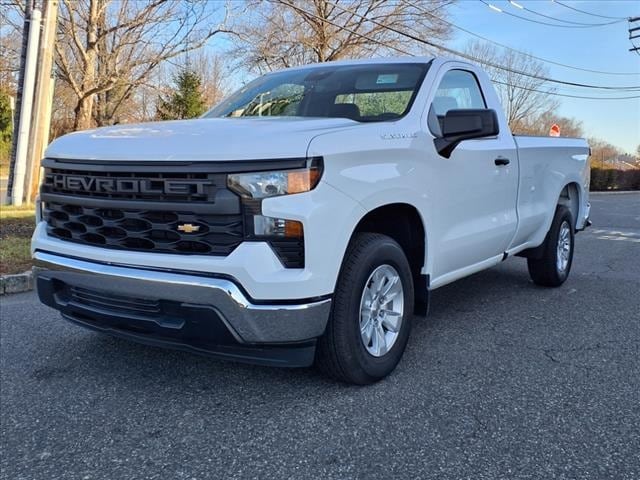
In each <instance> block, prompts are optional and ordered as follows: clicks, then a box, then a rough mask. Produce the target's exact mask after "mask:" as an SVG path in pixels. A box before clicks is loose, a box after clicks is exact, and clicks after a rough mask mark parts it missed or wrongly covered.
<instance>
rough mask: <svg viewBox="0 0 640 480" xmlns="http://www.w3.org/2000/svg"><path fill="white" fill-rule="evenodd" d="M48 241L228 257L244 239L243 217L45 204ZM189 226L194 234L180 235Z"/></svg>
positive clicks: (106, 203)
mask: <svg viewBox="0 0 640 480" xmlns="http://www.w3.org/2000/svg"><path fill="white" fill-rule="evenodd" d="M44 216H45V219H46V220H47V224H48V226H47V232H48V234H49V235H51V236H52V237H56V238H59V239H62V240H68V241H72V242H76V243H83V244H89V245H95V246H100V247H107V248H116V249H122V250H135V251H146V252H151V251H152V252H156V253H182V254H200V255H228V254H229V253H231V252H232V251H233V249H234V248H236V247H237V246H238V245H239V244H240V243H241V242H242V240H243V236H244V234H243V224H242V215H240V214H238V215H208V214H202V213H192V212H170V211H158V210H143V209H132V208H128V209H126V210H123V209H115V208H109V206H108V202H106V201H105V202H104V207H87V206H83V205H72V204H65V203H56V202H46V203H45V208H44ZM185 226H190V227H192V228H193V229H197V230H198V231H197V232H195V231H194V232H192V233H188V232H183V231H180V230H179V229H180V228H181V227H183V228H184V227H185Z"/></svg>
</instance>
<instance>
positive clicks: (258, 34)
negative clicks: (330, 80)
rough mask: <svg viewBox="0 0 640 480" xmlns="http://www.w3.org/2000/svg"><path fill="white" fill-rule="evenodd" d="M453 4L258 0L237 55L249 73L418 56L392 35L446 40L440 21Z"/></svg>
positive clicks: (240, 31)
mask: <svg viewBox="0 0 640 480" xmlns="http://www.w3.org/2000/svg"><path fill="white" fill-rule="evenodd" d="M451 3H453V2H452V0H422V1H421V2H419V5H416V4H413V3H409V2H406V1H394V2H389V1H386V0H258V1H254V2H252V3H250V4H248V5H247V6H246V7H245V9H244V14H243V22H242V24H240V25H238V26H237V28H236V33H237V35H238V36H237V38H238V41H237V42H236V47H237V48H236V52H235V54H236V56H237V57H239V58H242V60H243V65H245V66H247V67H248V68H249V69H252V70H256V71H259V72H263V71H270V70H274V69H278V68H285V67H289V66H293V65H301V64H305V63H312V62H327V61H331V60H338V59H341V58H352V57H359V56H369V55H373V54H379V53H389V52H393V53H395V54H397V52H396V51H394V47H398V48H402V49H403V50H410V51H416V50H415V49H416V48H417V46H416V45H415V44H413V45H412V44H408V42H407V39H406V37H404V36H402V35H400V34H398V33H396V32H394V31H393V30H400V31H405V32H412V33H415V34H417V35H419V36H425V37H429V38H430V39H434V40H437V39H445V38H447V37H448V36H449V34H450V26H449V25H447V24H445V23H443V22H441V21H440V20H439V19H438V18H437V16H435V15H436V14H438V15H441V14H442V13H443V12H444V11H445V10H446V9H447V7H448V6H449V5H450V4H451ZM425 12H428V13H432V15H428V14H427V13H425ZM417 32H418V33H417Z"/></svg>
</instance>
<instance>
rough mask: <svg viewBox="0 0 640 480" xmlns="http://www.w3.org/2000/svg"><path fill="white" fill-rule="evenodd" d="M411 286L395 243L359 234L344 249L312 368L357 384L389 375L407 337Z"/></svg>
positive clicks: (409, 328) (398, 358)
mask: <svg viewBox="0 0 640 480" xmlns="http://www.w3.org/2000/svg"><path fill="white" fill-rule="evenodd" d="M394 279H395V280H394ZM413 288H414V287H413V278H412V275H411V267H410V266H409V262H408V261H407V257H406V256H405V254H404V252H403V250H402V248H401V247H400V245H398V243H397V242H396V241H395V240H393V239H392V238H390V237H387V236H385V235H380V234H377V233H359V234H357V235H356V236H355V237H354V239H353V240H352V241H351V243H350V245H349V247H348V249H347V253H346V255H345V259H344V261H343V264H342V269H341V271H340V276H339V278H338V282H337V285H336V291H335V294H334V297H333V304H332V308H331V315H330V317H329V322H328V324H327V328H326V330H325V333H324V335H323V336H322V337H320V339H319V341H318V346H317V349H316V366H317V367H318V368H319V369H320V370H321V371H322V372H324V373H325V374H327V375H329V376H330V377H332V378H335V379H337V380H340V381H343V382H347V383H352V384H357V385H367V384H370V383H374V382H377V381H378V380H381V379H383V378H384V377H386V376H387V375H389V374H390V373H391V372H392V371H393V370H394V369H395V368H396V365H397V364H398V362H399V361H400V358H402V354H403V353H404V350H405V347H406V345H407V340H408V339H409V332H410V331H411V317H412V314H413V300H414V290H413ZM376 292H377V293H376ZM385 295H387V297H392V298H391V299H390V298H386V297H385ZM380 299H382V302H380ZM361 312H362V314H361ZM398 312H399V313H398ZM361 328H362V331H361ZM362 332H364V333H362ZM366 338H368V339H369V340H368V341H367V340H366ZM365 342H367V344H366V345H365ZM385 347H386V348H385Z"/></svg>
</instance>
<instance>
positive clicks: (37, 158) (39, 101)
mask: <svg viewBox="0 0 640 480" xmlns="http://www.w3.org/2000/svg"><path fill="white" fill-rule="evenodd" d="M43 14H44V20H43V25H44V27H43V30H42V37H41V39H40V52H39V54H38V78H37V81H36V95H35V105H34V110H33V123H32V127H31V135H30V141H29V150H28V161H27V165H28V169H27V179H26V184H25V188H26V191H25V198H26V200H27V202H28V203H33V201H34V200H35V196H36V194H37V192H38V186H39V184H40V164H41V161H42V157H43V156H44V150H45V148H46V146H47V144H48V143H49V129H50V127H51V104H52V103H53V89H54V76H53V51H54V45H55V40H56V26H57V21H58V0H44V3H43Z"/></svg>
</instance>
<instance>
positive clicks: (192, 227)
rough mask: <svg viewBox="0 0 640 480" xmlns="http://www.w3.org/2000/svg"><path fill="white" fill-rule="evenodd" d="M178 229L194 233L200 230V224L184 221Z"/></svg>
mask: <svg viewBox="0 0 640 480" xmlns="http://www.w3.org/2000/svg"><path fill="white" fill-rule="evenodd" d="M178 230H180V231H181V232H184V233H193V232H197V231H198V230H200V226H199V225H192V224H190V223H183V224H182V225H178Z"/></svg>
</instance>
